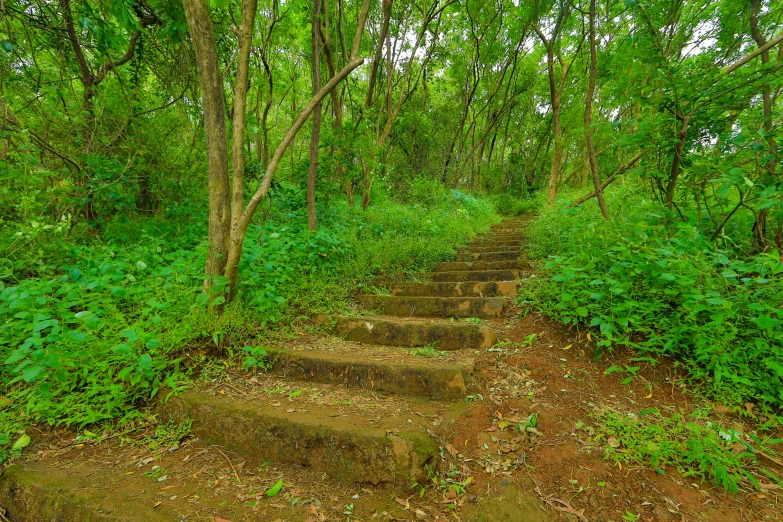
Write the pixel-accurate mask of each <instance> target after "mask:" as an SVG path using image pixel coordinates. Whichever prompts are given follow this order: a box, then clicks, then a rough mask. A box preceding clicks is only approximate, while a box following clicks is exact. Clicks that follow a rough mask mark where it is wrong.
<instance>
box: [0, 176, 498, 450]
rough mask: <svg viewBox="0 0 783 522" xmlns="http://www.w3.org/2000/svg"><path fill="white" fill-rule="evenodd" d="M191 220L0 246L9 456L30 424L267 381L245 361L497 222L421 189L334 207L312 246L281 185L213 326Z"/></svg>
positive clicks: (450, 196) (299, 201)
mask: <svg viewBox="0 0 783 522" xmlns="http://www.w3.org/2000/svg"><path fill="white" fill-rule="evenodd" d="M320 200H321V201H328V198H320ZM200 203H204V202H200ZM190 204H191V205H193V206H192V207H190V208H182V207H172V208H167V209H166V210H165V212H163V213H161V215H159V216H156V217H154V218H149V219H134V220H123V219H118V220H116V221H115V222H113V223H111V224H109V225H108V226H107V227H106V228H105V229H104V230H102V231H101V235H100V236H99V237H93V238H91V239H90V240H89V241H88V240H85V239H84V238H81V239H78V238H75V237H69V229H68V228H67V227H64V226H59V225H57V224H51V223H50V224H46V223H45V222H44V221H43V220H39V221H36V222H30V223H26V224H21V225H18V226H15V227H9V226H5V227H4V228H2V230H0V237H2V238H4V239H3V241H4V243H0V248H2V251H3V252H4V256H5V259H3V260H2V261H3V262H2V264H1V265H0V266H2V273H0V362H2V365H0V378H1V379H2V394H0V397H2V402H0V447H2V446H3V444H5V445H8V444H10V443H12V442H14V440H16V439H18V437H19V435H18V434H19V433H21V432H22V431H23V430H24V427H25V426H26V425H28V424H29V423H32V422H46V423H49V424H52V425H59V424H66V425H73V424H75V425H78V426H82V427H83V426H86V425H89V424H92V423H96V422H99V421H106V420H116V421H118V422H119V424H120V425H121V424H123V423H127V422H129V421H132V420H134V419H138V418H139V417H140V416H141V415H142V414H141V413H140V410H139V407H140V406H141V405H143V404H145V403H147V402H149V401H150V400H152V399H155V398H157V397H160V396H161V394H169V393H171V392H172V391H177V390H181V389H182V388H183V387H185V386H187V384H188V382H189V373H190V372H191V371H192V370H193V368H194V363H198V361H206V360H208V359H209V358H210V356H212V355H220V356H225V355H227V352H228V351H229V350H230V351H231V352H232V353H234V352H236V355H237V356H238V357H243V358H244V360H245V362H246V363H247V362H248V361H249V365H251V366H253V365H258V358H257V355H258V354H254V353H245V352H243V351H242V350H241V348H239V347H241V346H247V345H258V344H259V341H261V340H264V339H268V338H270V337H273V336H278V337H279V336H283V335H286V334H288V333H290V332H291V331H293V328H295V326H294V324H295V323H296V321H297V320H298V319H303V318H305V316H306V315H308V314H311V313H316V312H335V311H340V310H341V309H344V308H345V306H346V304H347V302H348V301H349V298H350V296H351V295H352V293H353V292H355V291H356V289H357V288H359V287H362V286H364V285H368V284H370V282H371V278H372V277H373V275H374V274H376V273H378V272H389V273H395V272H400V271H411V272H413V271H421V270H426V269H428V268H429V267H431V265H432V264H434V263H436V262H438V261H441V260H444V259H446V258H447V257H448V256H449V255H451V254H453V252H454V248H455V247H457V246H459V245H461V244H464V243H465V242H467V240H468V239H469V238H470V237H472V236H473V235H475V234H476V233H477V232H478V231H483V230H486V229H487V228H488V227H489V226H490V225H491V224H493V223H496V222H498V221H499V217H498V216H497V214H496V213H495V211H494V208H493V206H492V204H491V203H489V202H488V201H486V200H483V199H479V198H475V197H472V196H469V195H467V194H465V193H462V192H459V191H456V190H455V191H451V190H446V189H444V188H442V186H441V185H440V184H438V183H430V182H426V181H418V182H414V183H412V184H411V187H410V189H409V190H408V192H407V194H406V195H405V198H404V199H403V200H402V201H395V200H393V199H391V198H389V197H384V196H383V194H379V195H377V196H376V197H375V199H374V201H373V205H371V206H370V207H369V208H368V210H367V211H362V210H360V209H355V208H349V207H348V206H347V204H346V203H345V202H344V199H342V198H341V199H339V200H336V201H333V202H332V203H331V205H329V206H326V205H323V204H321V205H319V208H318V216H319V227H318V230H317V231H316V232H315V233H310V232H308V231H307V226H306V223H307V211H306V200H305V192H304V190H303V189H302V188H301V187H296V186H292V185H280V186H278V187H277V188H276V190H275V192H274V194H273V198H272V204H271V206H270V208H269V211H268V213H267V214H266V219H265V220H263V221H259V222H258V223H256V224H255V225H253V226H252V227H251V229H250V230H249V232H248V236H247V240H246V242H245V250H244V252H243V257H242V263H241V265H240V276H239V298H238V299H237V300H236V301H235V302H234V303H232V304H231V305H230V306H228V307H227V308H226V310H225V312H224V313H223V314H222V315H221V316H215V315H214V314H213V313H212V312H210V311H209V310H207V308H206V304H207V302H208V301H209V296H207V295H205V294H202V293H201V287H202V282H203V271H204V259H205V245H204V242H203V241H204V239H205V237H206V224H205V221H206V216H205V212H204V210H205V208H206V204H205V203H204V204H203V207H197V206H196V204H195V203H190ZM223 283H224V282H223V281H216V284H217V285H218V286H220V284H223ZM253 358H255V360H252V359H253ZM0 458H2V455H0Z"/></svg>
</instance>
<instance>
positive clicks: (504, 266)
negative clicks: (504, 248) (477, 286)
mask: <svg viewBox="0 0 783 522" xmlns="http://www.w3.org/2000/svg"><path fill="white" fill-rule="evenodd" d="M528 268H530V263H528V262H527V261H525V260H522V259H517V260H516V261H473V262H468V261H448V262H445V263H438V264H436V265H435V271H436V272H469V271H473V270H526V269H528Z"/></svg>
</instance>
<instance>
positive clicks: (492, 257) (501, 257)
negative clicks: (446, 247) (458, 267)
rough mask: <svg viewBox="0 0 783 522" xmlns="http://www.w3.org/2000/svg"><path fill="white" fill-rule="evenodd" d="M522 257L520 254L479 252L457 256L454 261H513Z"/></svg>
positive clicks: (513, 252) (512, 252) (511, 252)
mask: <svg viewBox="0 0 783 522" xmlns="http://www.w3.org/2000/svg"><path fill="white" fill-rule="evenodd" d="M521 256H522V254H521V253H520V252H515V251H513V250H510V251H508V252H480V253H476V254H457V257H456V258H455V260H456V261H474V262H475V261H515V260H517V259H519V258H520V257H521Z"/></svg>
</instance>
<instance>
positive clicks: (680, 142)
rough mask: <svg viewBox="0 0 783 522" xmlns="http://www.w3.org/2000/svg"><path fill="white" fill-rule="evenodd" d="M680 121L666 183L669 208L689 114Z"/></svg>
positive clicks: (672, 201) (677, 176)
mask: <svg viewBox="0 0 783 522" xmlns="http://www.w3.org/2000/svg"><path fill="white" fill-rule="evenodd" d="M681 122H682V124H681V126H680V132H679V134H678V135H677V144H676V145H675V146H674V158H673V159H672V168H671V171H670V173H669V181H668V183H666V207H667V208H668V209H669V210H673V209H674V189H675V188H676V186H677V178H679V176H680V165H681V164H682V154H683V151H684V150H685V138H686V136H687V135H688V124H689V123H690V116H689V115H687V114H686V115H683V116H682V118H681Z"/></svg>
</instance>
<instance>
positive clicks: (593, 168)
mask: <svg viewBox="0 0 783 522" xmlns="http://www.w3.org/2000/svg"><path fill="white" fill-rule="evenodd" d="M597 61H598V58H597V56H596V50H595V0H590V79H589V80H588V83H587V99H586V100H585V144H586V149H587V151H586V152H587V159H588V163H589V164H590V173H591V174H592V177H593V186H594V187H595V197H596V199H597V200H598V208H600V209H601V214H602V215H603V216H604V219H609V211H608V210H607V209H606V201H604V189H603V188H602V187H601V178H600V177H599V176H598V161H597V160H596V157H595V147H594V146H593V129H592V123H593V95H594V93H595V76H596V68H597Z"/></svg>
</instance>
